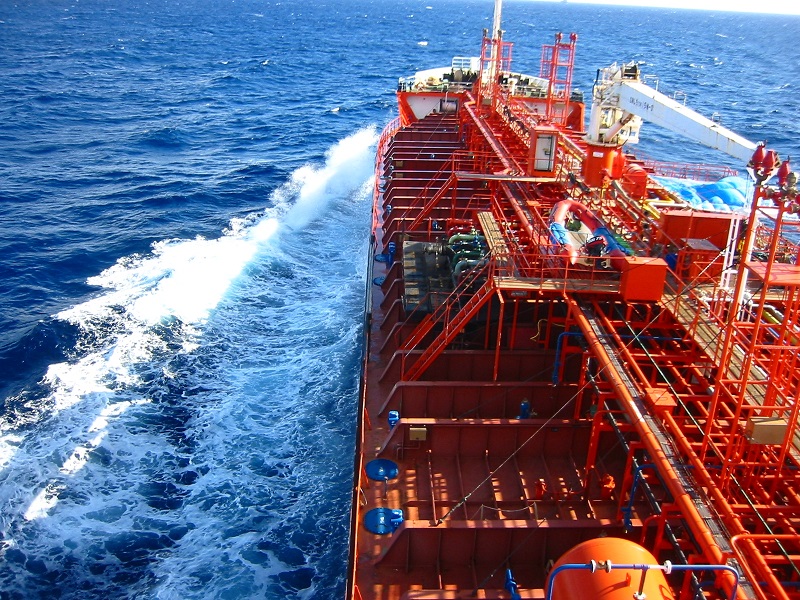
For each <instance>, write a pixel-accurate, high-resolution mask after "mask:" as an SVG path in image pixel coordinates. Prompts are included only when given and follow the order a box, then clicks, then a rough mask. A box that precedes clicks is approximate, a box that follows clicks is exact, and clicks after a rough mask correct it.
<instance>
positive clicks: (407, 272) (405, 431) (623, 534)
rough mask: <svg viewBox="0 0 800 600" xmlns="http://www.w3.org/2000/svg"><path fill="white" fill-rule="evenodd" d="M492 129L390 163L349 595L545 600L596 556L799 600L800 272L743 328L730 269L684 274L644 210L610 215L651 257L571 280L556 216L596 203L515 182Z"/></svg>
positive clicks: (679, 589)
mask: <svg viewBox="0 0 800 600" xmlns="http://www.w3.org/2000/svg"><path fill="white" fill-rule="evenodd" d="M409 93H410V92H409ZM466 99H467V96H465V100H464V101H465V102H466ZM476 114H477V113H476V112H475V111H474V110H473V111H472V112H470V111H462V112H459V113H456V114H452V113H434V114H431V115H429V116H428V117H426V118H425V119H422V120H418V121H415V122H412V123H409V124H407V125H406V126H404V127H402V128H399V129H397V130H392V131H390V132H389V134H387V135H386V136H385V137H384V139H383V140H382V144H381V147H380V149H379V156H380V158H381V159H382V160H381V162H380V164H381V168H380V171H379V176H380V177H379V182H378V186H377V187H376V194H375V215H376V227H375V230H374V239H373V242H374V245H373V249H374V255H375V258H376V260H374V261H372V263H371V267H372V272H371V274H370V289H369V291H368V320H367V333H368V335H367V340H368V346H367V348H366V351H365V368H364V392H363V395H362V406H361V411H362V421H361V428H360V431H359V438H360V439H359V449H360V454H359V462H358V467H357V481H356V486H355V490H354V497H353V500H354V513H353V526H352V531H353V540H352V544H353V549H352V552H351V558H352V564H351V575H350V586H351V587H350V595H351V596H352V597H354V598H359V599H363V600H367V599H372V598H375V599H382V600H395V599H398V600H399V599H411V598H415V599H423V598H425V599H444V598H467V597H470V598H497V599H500V598H508V597H510V596H509V591H508V577H509V573H513V578H514V580H515V583H516V584H518V588H517V592H518V593H519V596H520V597H521V598H544V597H545V596H546V588H547V581H548V574H549V573H550V571H551V569H552V568H553V565H554V564H555V563H556V562H557V561H558V560H559V558H560V557H562V556H564V555H565V554H567V553H569V552H570V550H571V549H572V548H574V547H575V546H576V545H577V544H579V543H580V542H582V541H585V540H592V539H602V538H625V539H628V540H632V541H635V542H637V543H638V544H641V545H643V546H646V547H647V548H648V549H649V550H650V552H652V554H653V556H655V557H656V559H657V560H659V561H664V560H669V561H672V562H673V563H675V564H683V565H700V564H702V565H726V566H733V568H735V569H736V570H737V571H738V572H739V573H741V574H742V577H741V578H740V580H739V581H737V582H736V583H735V584H734V580H733V578H731V577H727V576H726V575H725V574H723V575H719V573H718V572H716V571H713V570H711V569H712V567H710V566H707V567H703V568H700V567H697V569H696V570H694V571H682V572H681V573H673V574H672V575H670V576H669V578H668V581H669V587H670V588H671V589H672V593H673V595H674V597H676V598H677V597H687V598H688V597H696V596H698V595H699V596H702V597H707V598H723V597H730V594H732V593H735V595H736V596H737V597H740V598H749V597H752V598H761V597H764V598H767V597H769V598H773V597H775V598H778V597H781V598H795V597H798V594H797V590H798V589H800V585H798V584H797V582H798V581H800V569H798V565H799V564H800V539H799V538H798V536H797V533H796V531H797V527H798V526H800V494H798V492H797V490H798V489H800V486H798V483H800V481H798V475H799V474H800V455H799V454H798V451H797V448H798V439H799V438H798V436H797V433H796V431H795V429H796V427H795V424H796V421H797V405H798V391H797V390H798V389H800V382H799V381H798V375H797V373H798V372H800V371H798V369H797V365H798V356H799V355H798V353H799V352H800V343H799V340H800V332H798V329H797V325H796V323H797V321H796V320H795V317H794V316H792V315H795V314H796V312H797V309H798V307H800V295H799V294H798V288H800V268H798V267H792V266H788V265H782V266H780V267H778V268H775V269H765V268H764V266H763V264H762V263H748V264H746V265H743V267H742V269H744V270H740V271H739V274H738V277H740V278H741V277H743V276H742V273H748V274H749V276H750V280H751V283H750V284H749V287H748V288H747V289H748V290H749V294H750V295H751V297H752V300H751V302H750V304H749V305H748V306H749V307H750V308H749V309H748V311H739V312H737V311H733V312H732V310H733V309H732V308H731V307H732V306H733V304H732V297H731V295H730V291H729V288H724V287H722V286H721V285H720V284H719V281H721V277H717V276H716V275H713V276H709V275H708V273H709V272H711V273H718V271H719V270H720V269H717V267H716V263H715V262H714V261H715V260H716V259H715V258H714V257H711V258H709V259H708V262H707V263H703V268H702V269H701V270H698V269H697V268H696V266H697V264H699V263H698V262H697V260H696V259H697V256H698V253H703V252H705V253H706V254H704V255H703V256H705V257H706V258H707V257H708V256H709V255H710V254H713V252H709V250H708V248H706V246H705V245H702V244H701V245H698V244H697V243H696V242H686V240H694V239H696V238H693V237H691V236H690V235H685V236H684V237H683V238H681V239H682V240H683V245H681V244H682V242H681V239H675V240H670V242H671V243H672V242H674V245H675V247H676V248H677V252H678V264H679V265H681V264H682V265H685V267H678V268H676V269H674V270H673V269H668V268H667V265H666V263H665V262H664V261H663V260H661V259H660V258H658V257H654V256H652V254H653V252H652V247H651V246H648V245H647V243H651V242H652V240H648V239H646V238H648V237H652V236H650V235H649V232H651V231H652V229H646V228H643V227H642V226H641V224H642V222H644V217H643V216H642V215H643V214H644V212H643V209H642V207H641V205H638V204H636V203H635V202H633V201H632V200H631V198H630V197H629V196H628V195H627V194H620V195H618V196H617V197H616V201H615V202H613V203H612V202H608V201H603V200H602V199H600V201H599V202H597V204H596V205H595V210H596V212H597V214H598V215H600V216H602V217H603V218H604V219H605V221H606V222H608V223H610V224H612V225H613V226H614V227H615V228H616V229H618V230H619V231H620V232H621V233H622V235H624V236H627V238H626V239H629V240H631V244H632V246H633V247H634V248H635V249H638V251H639V255H638V256H636V255H634V256H627V257H625V258H624V259H621V260H617V261H616V262H614V261H613V260H608V259H604V258H602V257H597V256H590V255H582V256H581V261H580V263H576V264H572V263H571V261H570V260H568V259H567V258H565V256H564V254H563V252H561V250H560V249H559V247H558V246H557V245H556V244H554V242H553V240H552V237H551V235H550V231H549V229H548V227H549V225H548V213H550V212H551V211H552V210H553V209H554V206H555V205H556V204H557V203H558V202H559V201H560V200H561V199H563V198H564V197H565V196H569V195H570V194H572V195H574V194H575V193H577V192H576V190H577V191H580V190H583V191H584V192H585V190H584V188H586V187H587V186H585V185H583V186H582V185H581V182H580V181H578V182H577V183H576V181H575V179H576V177H575V174H574V173H572V172H569V173H568V172H566V171H565V170H563V169H562V170H559V169H555V170H554V171H553V172H552V173H550V174H549V175H547V176H544V175H541V174H534V175H530V176H526V175H525V174H524V172H509V169H508V168H507V167H508V165H507V163H509V159H508V158H506V159H505V161H500V160H499V159H492V158H491V157H492V155H493V154H498V153H499V154H502V155H503V156H506V157H514V156H516V155H518V154H519V152H520V150H519V140H518V139H517V138H515V137H514V136H513V135H511V134H510V133H509V132H507V131H505V130H504V127H505V125H504V122H503V121H492V120H491V118H490V116H487V115H483V117H481V123H479V124H476V123H474V122H473V120H474V119H475V118H476ZM504 131H505V132H504ZM548 131H549V130H548ZM567 138H568V139H567V140H566V141H564V142H563V147H564V148H566V150H565V151H566V152H568V153H569V156H570V157H571V158H570V159H569V160H573V159H574V156H575V153H576V152H580V148H579V147H577V146H576V144H577V142H576V141H575V136H574V135H571V134H570V135H569V136H567ZM493 161H494V162H493ZM581 199H582V200H586V201H590V200H591V194H585V195H584V196H583V197H581ZM626 203H627V204H626ZM713 226H715V227H716V226H717V224H714V225H713ZM459 232H461V233H459ZM454 236H455V237H454ZM459 236H461V237H459ZM711 239H713V237H712V238H711ZM453 240H456V241H453ZM462 241H463V242H464V244H466V245H467V246H469V244H472V246H470V247H469V248H467V249H466V250H464V249H461V248H460V247H459V244H460V243H461V242H462ZM656 241H658V240H656ZM661 242H663V240H661ZM390 244H391V246H390ZM662 245H663V244H662ZM476 253H479V254H480V255H479V256H478V255H477V254H476ZM693 260H694V261H695V262H692V261H693ZM459 265H460V266H459ZM462 267H464V268H463V269H462ZM736 277H737V276H734V277H733V279H732V280H731V279H729V280H728V281H729V282H730V281H733V284H734V285H735V283H736ZM765 307H771V308H769V310H774V311H777V313H779V314H782V315H784V316H785V317H786V318H785V320H784V321H783V322H779V321H775V320H774V319H773V320H772V321H768V320H767V318H766V316H765V315H766V313H765V311H766V308H765ZM769 314H772V313H769ZM376 460H377V461H380V463H381V467H382V468H381V469H380V470H378V471H377V473H378V474H377V475H376V474H375V473H376V471H375V466H376V464H377V463H374V461H376ZM387 468H388V471H387V470H386V469H387ZM376 509H377V512H376ZM390 510H394V511H398V512H395V513H389V512H385V511H390ZM398 514H399V515H400V516H401V517H402V518H401V519H398V518H397V517H398ZM370 515H372V516H370ZM375 515H379V516H378V517H376V516H375ZM376 518H377V519H378V524H379V526H378V529H379V530H380V531H379V532H378V533H375V532H374V531H372V530H371V528H372V529H374V527H375V519H376ZM370 519H373V520H372V521H370V525H369V526H367V522H368V521H369V520H370ZM391 519H395V522H394V523H392V522H391ZM687 568H688V567H687ZM704 569H705V570H704ZM726 577H727V578H726ZM734 585H736V586H737V587H736V591H735V592H733V591H732V589H733V586H734ZM765 590H766V591H765ZM665 597H666V596H665Z"/></svg>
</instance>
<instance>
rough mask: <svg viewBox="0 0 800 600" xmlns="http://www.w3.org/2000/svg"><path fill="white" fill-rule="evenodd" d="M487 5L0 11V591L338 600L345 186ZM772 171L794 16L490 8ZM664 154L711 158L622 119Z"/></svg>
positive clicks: (22, 6)
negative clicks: (714, 120)
mask: <svg viewBox="0 0 800 600" xmlns="http://www.w3.org/2000/svg"><path fill="white" fill-rule="evenodd" d="M491 13H492V2H491V1H489V0H482V1H480V2H479V1H477V0H460V1H459V0H424V1H419V2H418V1H410V0H400V1H394V2H389V1H387V0H323V1H321V2H308V1H305V2H303V1H300V0H282V1H279V2H272V1H266V0H132V1H130V2H113V1H111V0H18V1H17V2H11V1H10V0H9V1H7V2H4V3H2V4H1V5H0V52H2V56H3V60H2V63H0V114H2V116H3V120H2V121H3V128H2V130H1V131H0V219H2V221H1V222H2V227H1V228H0V401H2V405H1V408H0V561H2V565H1V566H0V598H2V599H32V598H53V599H55V598H59V599H61V598H63V599H75V600H78V599H80V600H86V599H109V598H137V599H138V598H141V599H151V598H152V599H201V598H203V599H204V598H208V599H217V598H226V599H250V598H276V599H277V598H302V599H312V598H313V599H329V598H330V599H334V598H341V597H343V594H344V584H345V570H346V562H347V557H346V554H347V545H348V531H347V529H348V518H349V502H350V488H351V483H352V453H353V447H354V434H355V419H356V414H355V411H356V402H357V395H358V383H359V369H360V362H361V335H362V322H363V310H364V287H365V285H366V284H365V278H366V265H365V262H366V259H367V247H368V246H367V244H368V235H369V226H370V215H369V211H370V201H371V197H370V193H371V192H370V190H371V188H370V185H371V177H372V169H373V161H374V149H375V148H374V147H375V142H376V139H377V135H378V133H379V132H380V129H381V128H382V127H383V125H384V124H385V123H387V122H388V121H389V120H390V119H391V118H392V117H393V116H394V115H395V100H394V95H393V92H394V89H395V87H396V82H397V78H398V77H401V76H408V75H411V74H413V72H414V71H415V70H417V69H422V68H428V67H433V66H439V65H444V64H449V63H450V59H451V57H452V56H453V55H462V56H470V55H471V56H475V55H478V53H479V50H480V40H481V32H482V29H483V28H488V27H490V24H491ZM504 28H505V30H506V39H507V40H510V41H514V42H515V48H514V64H515V68H516V69H517V70H521V71H527V72H532V73H533V74H538V65H539V58H540V53H541V50H540V49H541V45H542V44H543V43H550V42H551V41H552V39H553V35H554V34H555V33H556V32H558V31H563V32H571V31H576V32H577V33H578V34H579V40H578V49H577V57H576V65H577V66H576V70H575V79H574V86H575V87H578V88H581V89H583V90H584V91H585V92H586V95H587V98H588V97H589V93H590V90H591V85H592V81H593V79H594V76H595V70H596V69H597V68H598V67H602V66H606V65H608V64H610V63H612V62H615V61H617V62H623V61H629V60H636V61H641V62H642V68H643V70H644V71H645V72H648V73H654V74H657V75H658V76H659V86H660V89H662V91H663V90H674V91H676V92H678V91H680V92H682V93H685V94H686V96H687V98H688V102H687V103H688V104H689V105H690V106H692V107H693V108H695V109H696V110H698V111H700V112H701V113H704V114H706V115H709V116H710V115H711V114H716V115H717V116H718V118H719V119H721V121H722V122H723V124H725V125H726V126H728V127H730V128H732V129H734V130H735V131H737V132H738V133H740V134H742V135H744V136H745V137H747V138H750V139H752V140H764V139H766V140H768V141H769V143H770V145H771V147H774V148H775V149H777V150H778V151H779V152H780V153H781V154H782V156H786V155H793V156H800V142H798V138H797V133H798V131H797V124H798V122H800V100H798V97H800V94H799V93H798V92H800V90H799V89H798V86H799V85H800V84H798V81H800V49H799V48H800V47H799V46H798V44H797V32H798V31H800V18H798V17H786V16H770V15H752V14H736V13H707V12H693V11H670V10H664V9H646V8H640V9H636V8H620V7H603V6H587V5H579V4H572V3H537V2H521V1H518V2H508V3H507V4H506V5H505V7H504ZM642 137H643V142H642V144H640V150H641V151H642V152H643V153H646V154H647V155H648V156H650V157H652V158H657V159H663V160H679V161H688V162H705V163H712V164H725V165H728V166H733V167H736V168H741V167H742V165H739V164H738V163H737V162H736V161H735V160H734V159H731V158H729V157H726V156H724V155H721V154H718V153H715V152H710V151H707V150H705V149H703V148H700V147H697V146H696V145H695V144H693V143H691V142H686V141H684V140H682V139H681V138H680V137H678V136H675V135H674V134H672V133H670V132H668V131H665V130H662V129H659V128H657V127H654V126H648V125H645V126H644V128H643V132H642Z"/></svg>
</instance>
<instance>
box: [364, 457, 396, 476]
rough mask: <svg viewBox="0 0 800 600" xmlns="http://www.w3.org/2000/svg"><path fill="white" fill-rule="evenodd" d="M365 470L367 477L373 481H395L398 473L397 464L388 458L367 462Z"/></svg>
mask: <svg viewBox="0 0 800 600" xmlns="http://www.w3.org/2000/svg"><path fill="white" fill-rule="evenodd" d="M365 470H366V472H367V477H369V478H370V479H372V480H373V481H386V480H387V479H395V478H396V477H397V474H398V472H399V471H400V469H398V467H397V463H396V462H394V461H392V460H389V459H388V458H376V459H375V460H371V461H369V462H368V463H367V466H366V468H365Z"/></svg>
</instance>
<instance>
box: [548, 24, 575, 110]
mask: <svg viewBox="0 0 800 600" xmlns="http://www.w3.org/2000/svg"><path fill="white" fill-rule="evenodd" d="M561 38H562V35H561V33H557V34H556V37H555V43H554V44H552V45H549V44H545V45H544V46H542V61H541V67H540V70H539V76H540V77H543V78H545V79H547V80H548V81H549V82H550V83H549V85H548V89H547V115H546V116H547V119H548V120H549V121H550V122H551V123H556V124H559V125H566V124H567V117H569V99H570V93H571V91H572V70H573V66H574V64H575V43H576V42H577V41H578V35H577V34H575V33H571V34H570V35H569V43H565V42H562V41H561ZM557 101H561V102H563V103H564V108H563V110H562V111H560V112H559V113H558V114H556V110H555V106H556V102H557Z"/></svg>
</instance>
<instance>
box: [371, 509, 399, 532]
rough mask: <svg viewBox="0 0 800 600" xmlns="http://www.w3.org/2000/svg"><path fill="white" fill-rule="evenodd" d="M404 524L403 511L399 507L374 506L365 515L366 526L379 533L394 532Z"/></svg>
mask: <svg viewBox="0 0 800 600" xmlns="http://www.w3.org/2000/svg"><path fill="white" fill-rule="evenodd" d="M402 524H403V511H402V510H400V509H399V508H384V507H381V508H373V509H372V510H371V511H369V512H368V513H367V514H365V515H364V527H366V529H367V531H369V532H371V533H374V534H377V535H386V534H387V533H394V531H395V529H397V528H398V527H400V525H402Z"/></svg>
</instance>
